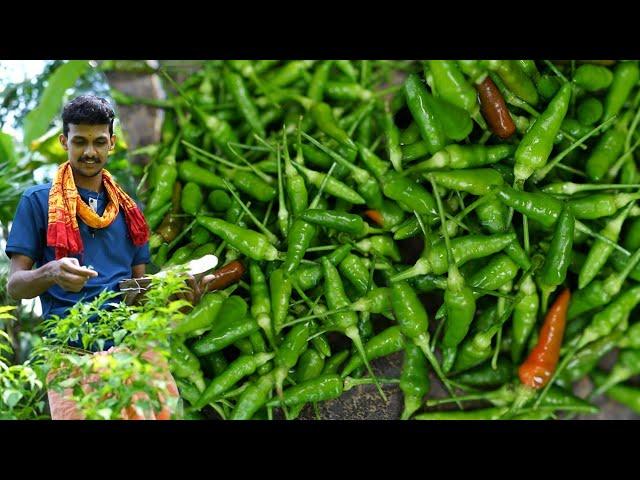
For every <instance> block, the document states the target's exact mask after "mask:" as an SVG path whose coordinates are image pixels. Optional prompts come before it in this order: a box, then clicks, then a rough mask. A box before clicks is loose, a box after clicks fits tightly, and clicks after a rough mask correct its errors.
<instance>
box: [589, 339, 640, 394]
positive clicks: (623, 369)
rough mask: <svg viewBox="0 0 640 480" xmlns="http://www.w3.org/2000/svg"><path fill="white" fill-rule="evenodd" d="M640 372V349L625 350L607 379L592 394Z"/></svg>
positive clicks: (601, 391) (607, 388) (602, 391)
mask: <svg viewBox="0 0 640 480" xmlns="http://www.w3.org/2000/svg"><path fill="white" fill-rule="evenodd" d="M638 374H640V350H623V351H621V352H620V354H619V355H618V359H617V360H616V363H615V364H614V366H613V368H612V369H611V372H609V375H608V376H607V378H606V379H605V381H604V382H602V383H601V384H600V385H599V386H598V388H597V389H596V390H595V391H594V392H593V394H592V396H595V395H599V394H601V393H604V392H606V391H607V390H609V389H610V388H611V387H613V386H615V385H617V384H619V383H621V382H625V381H627V380H629V379H630V378H631V377H633V376H635V375H638Z"/></svg>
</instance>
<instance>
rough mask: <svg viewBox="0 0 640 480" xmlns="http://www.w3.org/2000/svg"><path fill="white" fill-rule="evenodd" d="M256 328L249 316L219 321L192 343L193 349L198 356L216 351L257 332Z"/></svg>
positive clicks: (256, 325)
mask: <svg viewBox="0 0 640 480" xmlns="http://www.w3.org/2000/svg"><path fill="white" fill-rule="evenodd" d="M258 328H259V327H258V324H257V323H256V322H255V320H253V318H251V317H245V318H241V319H240V320H233V321H222V322H219V323H218V324H217V325H214V326H213V328H212V329H211V330H209V332H208V333H207V334H206V335H205V336H204V337H202V338H201V339H199V340H198V341H197V342H196V343H195V344H194V345H193V351H194V353H195V354H196V355H198V356H204V355H208V354H210V353H212V352H217V351H219V350H222V349H223V348H225V347H227V346H229V345H231V344H233V343H234V342H236V341H237V340H239V339H241V338H245V337H248V336H249V335H251V334H252V333H254V332H257V331H258Z"/></svg>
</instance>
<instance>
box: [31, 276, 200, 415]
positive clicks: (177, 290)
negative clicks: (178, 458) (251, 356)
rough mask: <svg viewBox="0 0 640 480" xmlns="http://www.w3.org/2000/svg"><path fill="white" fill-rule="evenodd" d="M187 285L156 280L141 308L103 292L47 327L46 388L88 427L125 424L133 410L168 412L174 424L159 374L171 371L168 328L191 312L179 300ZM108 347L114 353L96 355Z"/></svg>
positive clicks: (41, 361) (42, 361)
mask: <svg viewBox="0 0 640 480" xmlns="http://www.w3.org/2000/svg"><path fill="white" fill-rule="evenodd" d="M185 279H186V275H185V274H184V273H182V272H180V271H177V272H176V271H167V272H166V275H164V276H162V277H151V283H150V285H149V286H148V288H147V291H146V293H145V295H144V300H143V302H142V303H141V304H140V305H126V304H125V303H124V302H123V301H117V300H118V298H117V297H118V296H119V295H120V294H119V293H117V292H106V291H105V292H102V293H101V294H100V295H98V296H97V297H96V298H95V299H93V300H92V301H90V302H86V303H82V302H80V303H78V304H76V305H75V306H74V307H72V308H71V309H70V311H69V313H68V314H67V316H65V317H64V318H59V317H55V316H54V317H52V318H50V319H48V320H46V321H45V322H43V324H42V325H41V331H42V335H43V342H42V344H41V345H40V346H39V347H38V348H37V349H35V350H34V352H33V359H34V361H35V362H36V363H37V364H38V365H42V366H43V368H44V370H45V371H46V372H47V373H48V376H47V378H48V381H49V383H48V388H50V389H52V390H53V391H54V392H57V393H59V394H63V395H64V396H65V397H68V398H70V399H71V400H73V401H74V402H76V404H77V407H78V410H79V412H80V414H81V415H82V416H83V417H84V418H86V419H89V420H101V419H104V420H109V419H118V418H123V415H124V414H126V412H127V411H131V409H132V408H135V409H136V410H138V411H140V410H141V411H143V412H150V411H153V412H159V411H160V410H161V408H162V406H163V405H165V406H166V407H168V408H169V411H170V412H171V414H172V416H173V417H174V418H175V416H176V415H177V413H176V412H177V411H178V405H177V404H178V399H177V398H176V397H174V396H171V395H170V393H169V391H168V385H167V382H166V379H165V377H164V376H163V375H162V373H163V372H166V371H167V370H168V367H167V360H168V358H169V339H170V338H169V337H170V332H171V326H172V325H175V324H176V323H177V322H179V321H180V319H181V318H182V317H183V316H184V313H182V312H181V310H182V309H183V307H186V306H188V305H189V303H188V302H186V301H185V300H182V299H180V298H178V297H179V295H180V294H181V293H183V292H184V291H185V290H186V288H187V287H186V284H185ZM109 339H111V340H113V341H114V348H113V349H110V351H108V352H100V353H98V354H92V351H94V350H96V347H97V348H98V349H99V350H103V349H104V347H105V344H106V342H107V340H109ZM70 343H73V345H75V346H72V345H70ZM77 345H79V346H77Z"/></svg>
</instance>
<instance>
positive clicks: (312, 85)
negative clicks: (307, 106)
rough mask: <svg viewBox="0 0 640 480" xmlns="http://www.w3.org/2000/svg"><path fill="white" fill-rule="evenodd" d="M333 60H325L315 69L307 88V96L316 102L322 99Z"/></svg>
mask: <svg viewBox="0 0 640 480" xmlns="http://www.w3.org/2000/svg"><path fill="white" fill-rule="evenodd" d="M333 62H334V61H333V60H325V61H323V62H322V63H320V65H318V66H317V67H316V69H315V70H314V71H313V76H312V77H311V81H310V82H309V89H308V90H307V98H310V99H311V100H313V101H315V102H321V101H322V98H323V95H324V90H325V87H326V85H327V81H328V79H329V72H330V71H331V67H332V66H333Z"/></svg>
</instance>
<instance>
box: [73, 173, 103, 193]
mask: <svg viewBox="0 0 640 480" xmlns="http://www.w3.org/2000/svg"><path fill="white" fill-rule="evenodd" d="M73 181H74V182H75V184H76V187H80V188H84V189H86V190H91V191H93V192H97V193H100V192H101V191H102V172H100V173H99V174H98V175H96V176H95V177H83V176H81V175H77V174H76V173H75V172H74V174H73Z"/></svg>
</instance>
